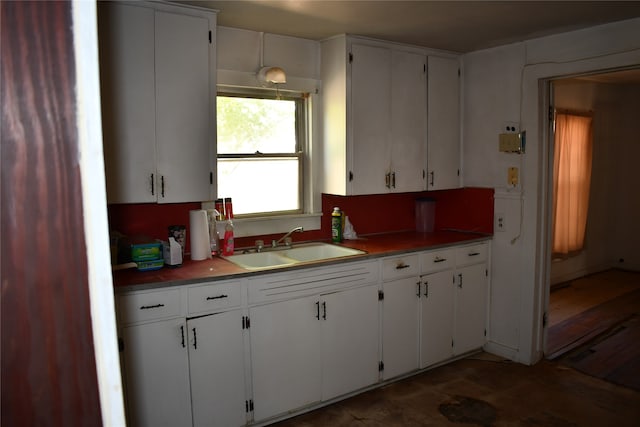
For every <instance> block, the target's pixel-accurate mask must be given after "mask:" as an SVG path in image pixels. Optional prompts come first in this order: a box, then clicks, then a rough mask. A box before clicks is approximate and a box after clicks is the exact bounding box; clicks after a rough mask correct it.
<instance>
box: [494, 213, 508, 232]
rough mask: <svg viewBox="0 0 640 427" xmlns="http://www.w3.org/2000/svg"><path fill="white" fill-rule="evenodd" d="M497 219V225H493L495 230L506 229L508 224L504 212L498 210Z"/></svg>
mask: <svg viewBox="0 0 640 427" xmlns="http://www.w3.org/2000/svg"><path fill="white" fill-rule="evenodd" d="M495 220H496V223H495V225H494V227H493V228H494V230H495V231H506V229H507V224H506V222H505V219H504V213H502V212H497V213H496V214H495Z"/></svg>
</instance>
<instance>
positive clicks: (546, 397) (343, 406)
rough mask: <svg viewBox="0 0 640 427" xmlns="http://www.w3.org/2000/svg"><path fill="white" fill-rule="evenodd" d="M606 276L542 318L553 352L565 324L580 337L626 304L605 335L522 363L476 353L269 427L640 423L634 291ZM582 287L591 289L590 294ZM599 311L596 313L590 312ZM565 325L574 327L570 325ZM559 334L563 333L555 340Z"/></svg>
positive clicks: (578, 290) (639, 360)
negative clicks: (606, 282) (605, 282)
mask: <svg viewBox="0 0 640 427" xmlns="http://www.w3.org/2000/svg"><path fill="white" fill-rule="evenodd" d="M635 274H636V275H633V276H631V278H632V279H633V280H634V281H635V279H637V278H638V277H640V275H638V274H637V273H635ZM612 277H615V278H617V279H621V278H622V279H623V280H619V281H618V283H619V284H620V286H619V287H616V286H609V288H610V289H608V290H606V291H605V290H603V289H600V288H599V287H598V286H597V285H594V283H595V282H594V281H596V280H599V279H598V278H594V277H591V278H590V279H589V282H592V283H591V284H586V285H585V284H584V283H582V284H580V285H579V286H574V288H573V289H567V290H566V291H565V292H564V293H563V294H564V295H567V296H569V295H570V294H573V296H569V297H568V298H567V299H566V301H574V303H575V304H573V305H572V304H566V303H565V304H562V303H561V302H559V299H557V300H556V301H555V302H554V299H553V297H552V298H551V305H553V304H554V303H555V305H554V306H553V307H552V310H556V311H555V314H556V316H555V319H553V318H552V319H550V320H551V321H552V327H553V326H555V327H556V329H555V333H556V335H558V337H557V339H558V340H559V341H558V343H560V344H558V346H559V347H560V348H562V347H564V345H563V344H562V343H561V340H562V339H569V340H572V339H575V338H571V337H572V335H571V334H573V333H574V331H572V330H571V328H576V327H577V328H578V329H579V330H581V332H580V333H582V334H583V335H584V333H585V332H584V331H585V330H586V329H585V326H584V325H585V322H587V323H589V322H592V323H593V324H596V325H597V324H598V319H599V317H598V316H605V317H606V316H608V314H607V313H609V314H610V313H611V312H612V311H614V312H615V311H616V310H618V309H620V307H623V306H625V307H627V308H626V310H627V312H625V314H624V316H623V317H622V318H620V317H615V316H614V317H615V319H616V320H614V321H612V322H613V323H612V325H613V326H610V327H607V328H606V330H605V331H604V332H606V333H601V334H599V335H597V336H596V335H594V336H591V337H589V339H588V340H585V341H584V342H580V343H578V344H576V345H573V346H571V347H570V348H568V349H565V350H566V351H565V352H563V353H561V354H560V355H561V356H562V357H558V358H557V359H556V360H543V361H541V362H539V363H537V364H536V365H534V366H525V365H521V364H517V363H513V362H510V361H505V360H502V359H500V358H497V357H495V356H492V355H489V354H486V353H480V354H478V355H475V356H471V357H468V358H466V359H462V360H459V361H456V362H453V363H451V364H448V365H446V366H442V367H439V368H435V369H433V370H430V371H428V372H425V373H423V374H420V375H417V376H414V377H411V378H408V379H405V380H402V381H398V382H395V383H392V384H390V385H388V386H385V387H383V388H380V389H376V390H372V391H369V392H366V393H362V394H360V395H358V396H355V397H352V398H350V399H347V400H344V401H342V402H338V403H335V404H333V405H330V406H327V407H325V408H321V409H318V410H316V411H312V412H309V413H307V414H303V415H300V416H297V417H295V418H291V419H289V420H285V421H282V422H280V423H277V424H274V425H275V426H278V427H290V426H291V427H293V426H295V427H320V426H332V427H333V426H335V427H341V426H344V427H346V426H381V427H382V426H385V427H394V426H461V427H463V426H486V427H489V426H492V427H501V426H509V427H511V426H524V427H533V426H544V427H573V426H588V427H598V426H603V427H605V426H606V427H609V426H634V427H636V426H640V391H637V390H640V388H637V389H636V390H634V389H633V385H634V383H635V382H638V384H640V370H638V369H636V368H637V367H638V366H640V356H636V355H640V352H636V350H638V349H640V340H639V339H638V338H639V335H638V332H639V331H640V329H639V328H638V325H639V324H640V322H639V321H638V320H637V306H635V305H634V304H635V303H629V300H630V298H628V297H629V296H630V295H633V294H632V293H633V292H635V291H636V290H639V289H638V286H637V285H638V284H637V283H636V282H634V283H632V284H630V283H629V280H628V279H629V278H630V276H628V275H626V274H624V273H622V274H621V273H620V272H619V271H613V272H612V273H611V272H610V273H609V276H608V278H609V279H610V278H612ZM588 286H595V287H596V288H597V289H596V290H595V291H593V293H592V294H591V295H590V296H589V295H587V294H588V291H587V290H586V287H588ZM629 306H631V308H629ZM598 307H600V308H602V307H604V308H602V310H601V311H598ZM634 310H635V311H634ZM634 313H636V314H634ZM552 317H553V313H552ZM571 319H573V320H574V321H575V322H576V324H577V325H579V326H575V325H571ZM601 319H602V318H601ZM554 320H555V322H554ZM562 322H565V323H564V325H561V324H562ZM563 327H564V329H563ZM567 328H568V329H567ZM562 334H565V335H566V334H568V335H566V336H565V337H564V338H562V337H561V335H562ZM587 334H588V332H587ZM567 337H568V338H567ZM612 337H613V338H615V339H612ZM603 348H606V351H607V354H608V355H607V354H605V351H603ZM634 348H635V349H636V350H634ZM614 354H615V355H617V358H614V357H613V356H612V355H614ZM621 354H622V355H623V356H621ZM624 354H627V355H628V356H624ZM636 357H637V358H636ZM634 358H636V359H634ZM622 359H624V360H622ZM617 364H618V365H617ZM629 370H631V371H629ZM585 372H589V373H588V374H587V373H585ZM616 375H617V377H618V378H620V377H622V378H627V379H629V378H631V379H632V380H631V381H630V382H631V384H627V385H626V386H624V385H619V384H624V382H621V381H616ZM634 378H635V379H634ZM627 382H629V380H627ZM616 383H617V384H616Z"/></svg>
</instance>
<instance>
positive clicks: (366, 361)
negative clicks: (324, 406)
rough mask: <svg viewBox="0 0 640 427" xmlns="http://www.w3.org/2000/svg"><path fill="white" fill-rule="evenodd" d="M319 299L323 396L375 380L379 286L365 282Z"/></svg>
mask: <svg viewBox="0 0 640 427" xmlns="http://www.w3.org/2000/svg"><path fill="white" fill-rule="evenodd" d="M321 300H322V301H321V318H322V322H321V324H322V338H321V342H322V349H321V352H322V399H323V400H328V399H331V398H333V397H336V396H339V395H342V394H345V393H348V392H351V391H354V390H357V389H359V388H362V387H365V386H368V385H371V384H373V383H375V382H377V381H378V362H379V360H380V359H379V358H378V339H379V326H378V312H379V310H378V304H379V302H378V289H377V287H376V286H365V287H361V288H356V289H350V290H346V291H341V292H335V293H332V294H327V295H322V297H321ZM309 365H310V364H309Z"/></svg>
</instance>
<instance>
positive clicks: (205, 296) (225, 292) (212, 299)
mask: <svg viewBox="0 0 640 427" xmlns="http://www.w3.org/2000/svg"><path fill="white" fill-rule="evenodd" d="M241 290H242V283H241V282H240V281H233V282H225V283H216V284H213V283H209V284H205V285H202V286H195V287H193V288H189V292H188V297H187V301H188V307H189V314H193V313H199V312H203V311H210V310H219V309H222V308H229V307H236V306H239V305H240V302H241V296H240V295H241Z"/></svg>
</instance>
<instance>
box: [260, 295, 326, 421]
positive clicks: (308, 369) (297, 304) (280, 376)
mask: <svg viewBox="0 0 640 427" xmlns="http://www.w3.org/2000/svg"><path fill="white" fill-rule="evenodd" d="M317 301H318V299H317V298H313V297H311V298H309V297H308V298H300V299H294V300H289V301H282V302H277V303H273V304H268V305H263V306H259V307H253V308H251V309H250V310H249V318H250V319H251V328H250V329H251V376H252V383H253V402H254V412H253V417H254V419H255V420H262V419H265V418H269V417H272V416H274V415H277V414H281V413H284V412H287V411H289V410H295V409H296V408H300V407H303V406H305V405H308V404H310V403H313V402H318V401H320V397H321V394H322V391H321V390H322V387H321V386H322V382H321V378H322V371H321V369H320V360H321V357H322V355H321V351H320V348H321V347H320V340H319V339H318V338H319V335H320V322H319V321H318V319H317V318H316V313H317V310H319V309H318V306H317V304H316V303H317Z"/></svg>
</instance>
